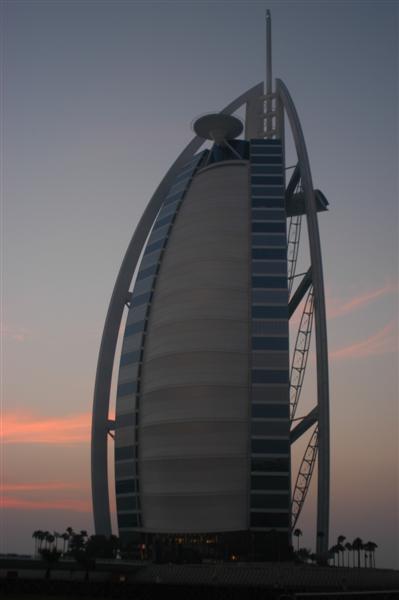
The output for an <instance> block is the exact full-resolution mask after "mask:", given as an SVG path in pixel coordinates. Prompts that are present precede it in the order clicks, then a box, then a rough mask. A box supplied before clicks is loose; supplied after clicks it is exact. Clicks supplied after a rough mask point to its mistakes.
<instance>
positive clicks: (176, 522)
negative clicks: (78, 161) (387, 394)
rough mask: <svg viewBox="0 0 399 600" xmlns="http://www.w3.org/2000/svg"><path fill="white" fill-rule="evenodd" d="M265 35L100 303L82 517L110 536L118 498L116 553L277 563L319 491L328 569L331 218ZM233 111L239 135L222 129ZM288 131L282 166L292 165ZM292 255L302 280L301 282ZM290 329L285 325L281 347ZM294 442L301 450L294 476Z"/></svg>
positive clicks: (141, 226)
mask: <svg viewBox="0 0 399 600" xmlns="http://www.w3.org/2000/svg"><path fill="white" fill-rule="evenodd" d="M266 29H267V41H266V47H267V53H266V54H267V60H266V63H267V68H266V81H265V84H263V83H259V84H258V85H255V86H254V87H252V88H251V89H249V90H247V91H245V92H244V93H242V95H240V96H239V97H238V98H236V99H235V100H233V101H232V102H230V103H229V104H228V105H227V106H226V107H225V108H223V109H222V110H221V111H220V112H218V113H214V114H208V115H205V116H202V117H201V118H199V119H197V120H196V121H195V123H194V126H193V128H194V131H195V134H196V135H195V137H194V138H193V139H192V141H191V142H190V143H189V144H188V146H187V147H186V148H184V150H183V151H182V152H181V154H180V155H179V156H178V157H177V159H176V160H175V162H174V163H173V165H172V166H171V167H170V169H169V171H168V172H167V173H166V175H165V177H164V178H163V180H162V181H161V182H160V184H159V186H158V188H157V189H156V191H155V193H154V195H153V196H152V198H151V200H150V202H149V203H148V205H147V207H146V209H145V211H144V213H143V216H142V217H141V220H140V221H139V223H138V224H137V226H136V228H135V230H134V233H133V237H132V239H131V242H130V244H129V246H128V248H127V251H126V254H125V257H124V259H123V262H122V265H121V267H120V271H119V274H118V276H117V279H116V283H115V287H114V290H113V293H112V297H111V302H110V305H109V309H108V313H107V317H106V321H105V326H104V331H103V336H102V341H101V347H100V353H99V358H98V365H97V374H96V382H95V392H94V407H93V422H92V445H91V452H92V462H91V464H92V494H93V511H94V520H95V530H96V533H97V534H104V535H109V534H110V533H111V519H110V494H115V497H116V506H117V522H118V530H119V536H120V538H121V541H122V543H125V544H126V545H127V546H128V545H129V544H130V545H131V546H134V545H138V544H143V543H146V544H147V545H149V544H155V543H156V544H157V545H158V547H160V548H162V547H168V548H171V547H174V546H175V545H178V544H185V545H189V546H191V547H195V548H197V550H198V552H199V553H200V554H202V555H204V556H205V555H206V552H208V553H209V552H213V556H219V557H222V558H226V559H228V558H229V557H231V556H233V555H234V557H238V558H240V557H242V558H243V559H245V560H251V559H253V560H262V559H264V560H267V559H281V560H282V559H284V558H288V557H289V556H290V547H291V543H292V539H291V536H292V531H293V529H294V527H295V526H296V523H297V520H298V517H299V515H300V513H301V509H302V507H303V505H304V502H305V498H306V494H307V492H308V490H309V485H310V481H311V477H312V474H317V514H316V515H315V519H316V532H317V534H316V548H317V554H318V556H319V558H320V560H323V557H324V558H325V557H326V555H327V549H328V537H329V461H330V459H329V383H328V356H327V332H326V311H325V300H324V281H323V268H322V258H321V245H320V236H319V228H318V213H319V212H321V211H325V210H327V205H328V202H327V200H326V198H325V197H324V195H323V194H322V193H321V192H320V191H319V190H315V189H314V188H313V183H312V175H311V169H310V163H309V157H308V153H307V149H306V143H305V138H304V134H303V131H302V127H301V124H300V121H299V117H298V113H297V110H296V108H295V105H294V103H293V100H292V98H291V96H290V93H289V91H288V89H287V87H286V86H285V84H284V83H283V82H282V81H281V79H276V80H274V81H273V79H272V66H271V22H270V14H269V13H267V17H266ZM242 107H245V119H244V121H245V122H244V123H243V122H242V120H240V119H238V118H237V117H236V116H234V113H235V112H236V111H237V110H239V109H242ZM288 128H290V129H291V134H292V139H293V141H294V146H295V151H296V160H295V164H294V165H290V166H287V165H286V162H285V145H286V141H285V140H286V136H285V131H287V129H288ZM203 148H205V149H203ZM303 220H304V221H303ZM301 222H306V228H305V227H302V229H306V231H307V235H306V236H302V237H305V239H303V240H301V236H300V232H301ZM303 246H305V247H306V255H307V256H308V257H309V258H308V259H307V260H309V264H308V266H307V268H306V269H305V270H304V272H303V273H297V264H298V260H297V259H298V255H299V254H300V251H301V248H302V247H303ZM294 316H295V319H293V317H294ZM290 319H292V322H295V323H297V324H298V327H297V332H296V333H295V334H294V335H293V334H292V328H291V335H289V325H290ZM121 323H126V324H125V326H124V332H122V335H123V342H122V350H121V354H120V357H119V356H118V361H119V375H118V384H117V397H116V417H115V419H112V420H111V419H110V418H109V406H110V401H111V400H112V399H110V393H111V392H110V391H111V379H112V373H113V369H114V363H115V360H116V358H115V354H116V347H117V342H118V335H119V331H120V329H121ZM312 335H314V336H315V355H316V367H315V377H316V378H317V381H316V382H315V388H316V389H317V394H316V396H317V398H316V402H315V406H314V407H313V409H312V410H311V411H310V412H309V411H306V413H305V414H304V415H303V413H302V411H298V412H297V408H298V406H299V405H300V400H301V390H302V389H303V381H304V377H305V371H306V365H307V362H308V360H307V359H308V355H309V349H310V341H311V336H312ZM299 414H300V415H301V418H299V417H298V416H297V415H299ZM305 434H306V438H302V436H304V435H305ZM300 438H302V441H303V440H305V439H308V442H307V444H304V447H305V453H304V456H303V460H302V461H301V460H300V461H299V469H296V470H295V472H293V468H292V464H291V452H292V448H293V447H294V445H295V444H296V442H297V441H298V440H299V439H300ZM110 444H112V448H113V451H114V461H115V463H114V464H115V483H114V485H113V482H112V484H111V486H110V485H109V483H110V482H109V480H108V469H107V452H108V447H109V445H110Z"/></svg>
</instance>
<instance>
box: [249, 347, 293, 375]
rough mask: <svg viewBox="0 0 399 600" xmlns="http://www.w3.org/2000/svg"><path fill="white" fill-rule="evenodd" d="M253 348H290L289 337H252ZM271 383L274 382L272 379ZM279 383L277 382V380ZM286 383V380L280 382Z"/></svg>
mask: <svg viewBox="0 0 399 600" xmlns="http://www.w3.org/2000/svg"><path fill="white" fill-rule="evenodd" d="M252 348H253V350H288V337H281V338H277V337H275V338H274V337H272V338H267V337H253V338H252ZM270 383H273V382H272V381H270ZM275 383H277V382H275ZM280 383H284V382H280Z"/></svg>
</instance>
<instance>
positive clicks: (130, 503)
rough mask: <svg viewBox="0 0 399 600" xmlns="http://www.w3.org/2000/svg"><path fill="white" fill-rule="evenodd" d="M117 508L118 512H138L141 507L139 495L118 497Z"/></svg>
mask: <svg viewBox="0 0 399 600" xmlns="http://www.w3.org/2000/svg"><path fill="white" fill-rule="evenodd" d="M116 507H117V509H118V512H119V511H121V510H129V511H131V512H133V511H136V510H138V508H139V507H138V498H137V495H132V496H119V497H117V498H116Z"/></svg>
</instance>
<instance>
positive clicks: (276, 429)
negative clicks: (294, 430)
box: [251, 419, 290, 438]
mask: <svg viewBox="0 0 399 600" xmlns="http://www.w3.org/2000/svg"><path fill="white" fill-rule="evenodd" d="M289 434H290V424H289V421H288V419H287V420H285V421H252V422H251V435H252V436H253V437H255V436H263V437H273V436H278V437H280V436H281V437H286V438H288V437H289Z"/></svg>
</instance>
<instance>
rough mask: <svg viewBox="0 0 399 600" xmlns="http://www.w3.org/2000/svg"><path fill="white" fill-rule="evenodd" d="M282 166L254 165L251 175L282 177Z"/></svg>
mask: <svg viewBox="0 0 399 600" xmlns="http://www.w3.org/2000/svg"><path fill="white" fill-rule="evenodd" d="M282 173H283V168H282V165H252V166H251V175H282Z"/></svg>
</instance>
